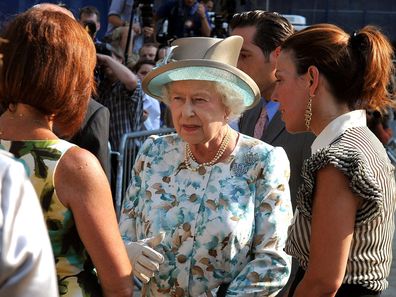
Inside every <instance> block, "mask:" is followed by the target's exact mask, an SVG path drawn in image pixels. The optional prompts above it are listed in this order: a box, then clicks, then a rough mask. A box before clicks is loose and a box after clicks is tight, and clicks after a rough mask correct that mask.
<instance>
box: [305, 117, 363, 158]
mask: <svg viewBox="0 0 396 297" xmlns="http://www.w3.org/2000/svg"><path fill="white" fill-rule="evenodd" d="M366 125H367V121H366V111H365V110H354V111H351V112H348V113H344V114H343V115H340V116H339V117H337V118H335V119H334V120H332V121H331V122H330V123H329V124H328V125H327V126H326V128H324V129H323V130H322V132H320V134H319V135H318V136H317V137H316V139H315V141H314V142H313V143H312V146H311V154H312V155H313V154H314V153H315V152H317V151H318V150H319V149H322V148H324V147H326V146H328V145H330V144H331V143H332V142H333V141H334V140H335V139H336V138H337V137H339V136H340V135H341V134H343V133H344V132H345V131H346V130H347V129H350V128H354V127H363V126H366Z"/></svg>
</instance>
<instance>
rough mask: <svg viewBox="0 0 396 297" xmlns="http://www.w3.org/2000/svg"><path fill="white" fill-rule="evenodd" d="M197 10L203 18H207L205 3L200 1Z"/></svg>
mask: <svg viewBox="0 0 396 297" xmlns="http://www.w3.org/2000/svg"><path fill="white" fill-rule="evenodd" d="M197 12H198V15H199V17H200V18H201V20H203V19H206V14H205V12H206V9H205V5H203V4H202V3H200V4H199V5H198V10H197Z"/></svg>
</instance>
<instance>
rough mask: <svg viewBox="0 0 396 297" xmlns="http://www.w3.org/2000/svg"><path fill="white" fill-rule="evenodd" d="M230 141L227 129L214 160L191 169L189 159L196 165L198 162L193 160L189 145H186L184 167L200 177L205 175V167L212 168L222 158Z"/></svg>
mask: <svg viewBox="0 0 396 297" xmlns="http://www.w3.org/2000/svg"><path fill="white" fill-rule="evenodd" d="M230 139H231V135H230V132H229V129H228V130H227V133H226V135H225V136H224V138H223V140H222V141H221V144H220V147H219V150H218V151H217V153H216V155H215V156H214V158H213V159H212V160H210V161H209V162H204V163H202V164H199V165H198V167H192V165H191V163H190V159H191V160H193V161H194V162H196V163H198V161H197V159H195V157H194V155H193V153H192V152H191V149H190V145H189V144H188V143H186V150H185V155H184V163H185V164H186V167H187V168H188V169H190V170H191V171H194V172H195V171H198V172H199V173H200V174H202V175H203V174H205V173H206V170H205V167H206V166H207V167H210V166H213V165H214V164H216V162H217V161H218V160H219V159H220V158H221V157H222V156H223V154H224V152H225V150H226V148H227V146H228V143H229V142H230Z"/></svg>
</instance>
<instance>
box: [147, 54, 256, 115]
mask: <svg viewBox="0 0 396 297" xmlns="http://www.w3.org/2000/svg"><path fill="white" fill-rule="evenodd" d="M184 80H200V81H213V82H219V83H221V84H224V85H227V86H229V87H231V88H232V89H233V90H235V91H236V92H238V93H239V94H240V98H241V100H243V104H244V105H245V106H246V107H247V108H252V107H253V106H255V105H256V104H257V103H258V102H259V100H260V90H259V88H258V86H257V85H256V83H255V82H254V81H253V79H252V78H251V77H250V76H248V75H247V74H246V73H244V72H243V71H241V70H239V69H238V68H236V67H233V66H230V65H227V64H224V63H220V62H216V61H208V60H182V61H176V62H171V63H169V64H165V65H163V66H160V67H158V68H155V69H153V70H152V71H151V72H149V73H148V74H147V75H146V77H145V78H144V79H143V82H142V87H143V90H144V92H145V93H146V94H148V95H149V96H151V97H154V98H156V99H158V100H160V101H162V100H163V98H162V89H163V87H164V86H165V85H166V84H168V83H170V82H174V81H184Z"/></svg>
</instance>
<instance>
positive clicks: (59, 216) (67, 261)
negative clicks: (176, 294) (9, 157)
mask: <svg viewBox="0 0 396 297" xmlns="http://www.w3.org/2000/svg"><path fill="white" fill-rule="evenodd" d="M72 146H74V145H73V144H71V143H69V142H67V141H64V140H31V141H5V140H1V141H0V148H2V149H5V150H7V151H9V152H11V153H13V154H14V156H15V157H16V158H18V159H19V160H20V161H21V162H22V163H23V164H24V166H25V169H26V172H27V174H28V176H29V178H30V181H31V182H32V184H33V186H34V189H35V190H36V193H37V196H38V197H39V199H40V204H41V208H42V210H43V213H44V218H45V221H46V224H47V228H48V232H49V236H50V240H51V245H52V250H53V253H54V257H55V265H56V271H57V277H58V286H59V295H60V296H62V297H91V296H95V297H96V296H102V294H101V289H100V287H99V284H98V279H97V276H96V273H95V272H94V270H93V265H92V264H91V261H90V260H89V258H88V257H87V254H86V250H85V248H84V245H83V243H82V242H81V239H80V237H79V236H78V233H77V229H76V225H75V222H74V219H73V215H72V213H71V211H70V210H69V209H68V208H66V207H65V206H64V205H63V204H62V203H61V202H60V200H59V199H58V196H57V195H56V192H55V188H54V172H55V168H56V166H57V164H58V162H59V160H60V158H61V157H62V155H63V154H64V153H65V152H66V151H67V150H68V149H69V148H71V147H72Z"/></svg>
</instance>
